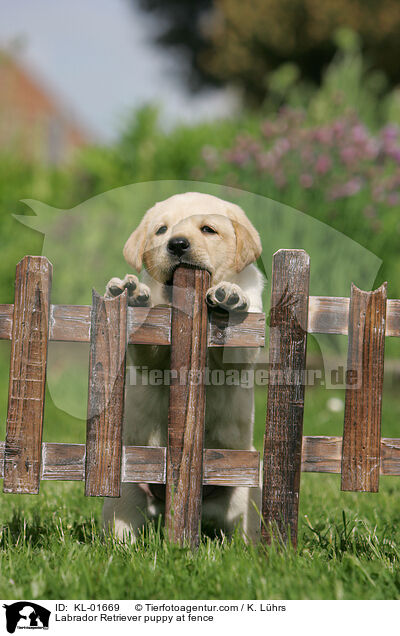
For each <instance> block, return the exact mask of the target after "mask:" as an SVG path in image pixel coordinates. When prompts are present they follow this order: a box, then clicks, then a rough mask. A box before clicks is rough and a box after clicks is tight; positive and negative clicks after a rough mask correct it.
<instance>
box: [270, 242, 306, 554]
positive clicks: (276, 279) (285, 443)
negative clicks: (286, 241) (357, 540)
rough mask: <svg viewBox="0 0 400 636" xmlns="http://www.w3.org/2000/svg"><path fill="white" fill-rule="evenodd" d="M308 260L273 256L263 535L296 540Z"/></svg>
mask: <svg viewBox="0 0 400 636" xmlns="http://www.w3.org/2000/svg"><path fill="white" fill-rule="evenodd" d="M309 275H310V258H309V256H308V254H306V252H304V251H303V250H279V251H278V252H276V253H275V254H274V259H273V270H272V291H271V311H270V318H269V324H270V336H269V338H270V339H269V366H270V382H269V386H268V405H267V420H266V429H265V440H264V471H263V473H264V474H263V496H262V514H263V519H264V523H263V524H262V537H263V539H264V540H265V541H267V542H269V541H271V539H272V538H273V537H274V538H276V539H278V540H279V541H283V542H285V543H286V542H287V541H288V539H289V538H290V540H291V542H292V545H293V546H294V547H295V546H296V544H297V519H298V505H299V488H300V471H301V449H302V433H303V410H304V378H303V377H302V373H303V372H304V370H305V368H306V342H307V332H306V328H307V311H308V286H309Z"/></svg>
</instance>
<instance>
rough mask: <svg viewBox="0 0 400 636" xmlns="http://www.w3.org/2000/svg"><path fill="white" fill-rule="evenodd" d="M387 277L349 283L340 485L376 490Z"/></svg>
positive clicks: (349, 488)
mask: <svg viewBox="0 0 400 636" xmlns="http://www.w3.org/2000/svg"><path fill="white" fill-rule="evenodd" d="M385 320H386V283H384V284H383V285H382V286H381V287H379V289H377V290H375V291H371V292H364V291H361V290H360V289H358V288H357V287H356V286H355V285H352V287H351V298H350V311H349V340H348V355H347V372H346V398H345V410H344V429H343V448H342V484H341V488H342V490H359V491H369V492H378V490H379V470H380V447H381V415H382V389H383V368H384V350H385Z"/></svg>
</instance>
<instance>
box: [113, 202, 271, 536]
mask: <svg viewBox="0 0 400 636" xmlns="http://www.w3.org/2000/svg"><path fill="white" fill-rule="evenodd" d="M160 228H161V231H160ZM204 228H208V229H204ZM209 230H212V231H211V232H210V231H209ZM174 237H185V238H186V239H187V240H188V241H189V242H190V248H189V249H188V250H187V251H185V253H184V254H182V255H180V256H176V255H174V254H171V252H170V251H168V249H167V245H168V241H169V240H170V239H171V238H174ZM260 253H261V242H260V238H259V235H258V233H257V232H256V230H255V229H254V227H253V226H252V224H251V223H250V221H249V220H248V218H247V217H246V215H245V213H244V212H243V210H242V209H241V208H240V207H239V206H237V205H235V204H233V203H229V202H227V201H223V200H221V199H218V198H217V197H214V196H211V195H206V194H199V193H196V192H189V193H185V194H180V195H175V196H173V197H170V198H169V199H167V200H165V201H162V202H160V203H157V204H156V205H155V206H154V207H152V208H151V209H150V210H148V211H147V213H146V214H145V216H144V218H143V220H142V221H141V223H140V225H139V226H138V228H137V229H136V230H135V231H134V232H133V233H132V235H131V236H130V237H129V239H128V241H127V242H126V245H125V248H124V256H125V258H126V260H127V262H128V263H129V264H130V265H131V266H132V267H134V268H135V269H136V270H137V271H140V270H141V268H142V265H143V264H144V266H145V270H144V272H143V275H142V282H139V281H138V280H137V278H136V277H135V276H133V275H127V276H126V277H125V279H124V280H120V279H116V278H114V279H112V280H111V281H110V282H109V284H108V285H107V288H106V296H112V295H116V294H117V293H120V292H121V291H123V289H124V288H125V287H127V288H128V292H129V302H130V304H131V305H140V304H142V305H146V306H154V305H157V304H166V303H168V302H170V287H168V286H167V285H166V283H167V282H168V281H170V280H171V278H172V275H173V271H174V269H175V267H176V266H177V265H178V264H179V262H188V263H191V264H195V265H199V266H201V267H203V268H206V269H208V270H209V271H210V274H211V288H210V289H209V290H208V292H207V301H208V302H209V304H210V305H211V306H214V307H215V306H221V307H223V308H224V309H229V310H230V311H250V312H261V311H262V289H263V278H262V275H261V273H260V272H259V270H258V269H257V268H256V267H255V266H254V265H253V262H254V261H255V260H256V259H257V258H258V256H259V255H260ZM130 350H131V351H130V355H131V357H132V364H133V365H134V366H135V367H140V366H146V367H147V369H149V370H151V369H168V368H169V364H170V360H169V351H168V350H167V348H166V347H156V346H143V345H140V346H139V345H137V346H134V347H130ZM230 354H231V355H230V356H229V361H228V362H227V361H226V360H224V354H223V352H222V351H221V350H217V349H209V352H208V366H209V368H210V369H223V370H225V371H226V370H227V369H229V368H231V369H232V368H235V365H237V363H238V361H240V362H241V363H243V362H245V366H246V368H250V367H251V365H252V364H253V363H254V361H255V356H256V354H255V353H254V351H252V350H250V349H247V350H240V351H235V350H232V351H230ZM240 368H243V365H242V364H241V366H240ZM137 374H138V379H137V381H136V383H135V384H134V385H130V383H129V375H128V377H127V390H126V411H125V413H126V414H125V423H124V444H126V445H137V446H147V445H149V446H166V443H167V421H168V400H169V387H168V386H146V385H145V384H143V383H142V382H141V381H140V377H139V375H140V374H139V372H137ZM253 419H254V395H253V389H252V388H245V387H244V386H227V385H223V386H207V387H206V422H205V446H206V447H207V448H232V449H252V448H253V446H252V438H253ZM260 497H261V495H260V489H257V488H255V489H254V488H253V489H249V488H241V487H238V488H218V489H215V490H214V491H213V492H212V493H211V494H210V496H206V497H205V498H204V500H203V507H202V514H203V519H206V520H208V521H209V522H211V523H212V524H213V525H214V527H215V528H216V529H221V530H223V531H224V532H231V531H232V530H233V529H234V527H235V526H236V525H239V526H240V527H241V528H242V530H243V533H244V535H245V536H246V537H248V538H250V539H252V540H253V541H255V540H257V538H258V535H259V527H260V519H259V514H258V510H259V509H260ZM163 510H164V503H163V501H162V500H161V499H160V498H158V497H157V496H154V489H153V490H151V489H150V488H148V487H144V486H143V485H138V484H123V485H122V488H121V497H120V498H119V499H106V500H105V503H104V509H103V520H104V525H105V528H106V529H113V531H114V532H115V534H116V535H117V536H118V537H119V538H121V539H122V538H126V537H127V536H131V537H134V536H135V534H136V532H137V530H138V529H140V528H141V527H142V526H143V524H144V523H145V521H146V520H148V519H153V518H156V517H157V516H158V515H159V514H161V513H162V512H163Z"/></svg>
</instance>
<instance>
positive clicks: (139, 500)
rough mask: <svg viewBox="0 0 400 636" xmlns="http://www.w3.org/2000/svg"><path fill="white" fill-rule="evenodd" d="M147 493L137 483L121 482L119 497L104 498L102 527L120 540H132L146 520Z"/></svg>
mask: <svg viewBox="0 0 400 636" xmlns="http://www.w3.org/2000/svg"><path fill="white" fill-rule="evenodd" d="M147 504H148V502H147V494H146V491H145V490H144V489H142V488H141V487H140V486H139V484H122V485H121V497H118V498H117V497H116V498H105V499H104V506H103V528H104V530H105V531H106V532H110V533H113V534H114V535H115V536H116V537H117V539H119V540H120V541H134V540H135V539H136V536H137V531H138V530H140V529H141V528H143V526H144V524H145V523H146V521H147V520H148V518H147V514H148V505H147Z"/></svg>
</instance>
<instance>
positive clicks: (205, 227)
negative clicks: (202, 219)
mask: <svg viewBox="0 0 400 636" xmlns="http://www.w3.org/2000/svg"><path fill="white" fill-rule="evenodd" d="M200 230H201V231H202V232H204V234H217V231H216V230H214V229H213V228H212V227H210V226H209V225H203V227H201V228H200Z"/></svg>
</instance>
